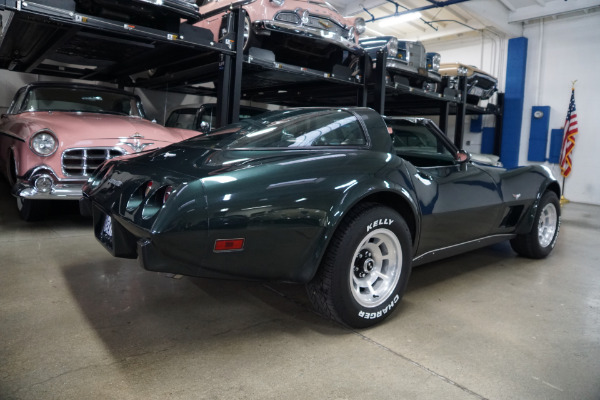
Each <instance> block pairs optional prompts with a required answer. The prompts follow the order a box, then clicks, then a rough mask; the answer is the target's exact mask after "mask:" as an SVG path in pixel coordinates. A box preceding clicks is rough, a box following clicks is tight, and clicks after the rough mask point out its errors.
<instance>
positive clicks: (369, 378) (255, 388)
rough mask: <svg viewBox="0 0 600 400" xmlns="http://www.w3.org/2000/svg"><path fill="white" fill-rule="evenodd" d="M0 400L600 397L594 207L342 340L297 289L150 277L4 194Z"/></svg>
mask: <svg viewBox="0 0 600 400" xmlns="http://www.w3.org/2000/svg"><path fill="white" fill-rule="evenodd" d="M0 182H1V183H0V264H1V266H2V278H1V279H0V339H1V340H0V398H1V399H36V400H38V399H119V400H125V399H363V398H372V399H435V400H440V399H444V400H451V399H520V400H521V399H560V400H564V399H577V400H585V399H590V400H598V399H600V248H599V244H600V241H599V240H598V237H599V234H600V207H595V206H586V205H580V204H568V205H567V206H565V207H564V209H563V225H562V228H561V233H560V238H559V241H558V245H557V247H556V249H555V251H554V253H553V254H552V255H551V256H550V257H549V258H548V259H547V260H543V261H531V260H527V259H523V258H518V257H516V256H515V254H514V253H513V252H512V251H511V249H510V247H509V246H508V244H501V245H496V246H493V247H490V248H486V249H482V250H479V251H476V252H473V253H470V254H466V255H463V256H458V257H455V258H452V259H449V260H446V261H442V262H438V263H434V264H430V265H426V266H422V267H419V268H416V269H415V270H414V271H413V275H412V277H411V281H410V283H409V287H408V291H407V293H406V295H405V298H404V301H403V303H402V305H401V307H399V309H397V310H396V312H395V313H394V314H393V315H392V317H391V318H389V319H388V320H387V321H386V322H385V323H383V324H381V325H379V326H376V327H374V328H371V329H367V330H361V331H353V330H349V329H346V328H344V327H341V326H339V325H337V324H335V323H333V322H330V321H328V320H325V319H322V318H320V317H319V316H318V315H316V314H314V313H313V312H312V311H311V309H310V307H309V305H308V300H307V298H306V296H305V294H304V288H303V287H301V286H297V285H287V284H270V283H269V284H264V283H245V282H226V281H213V280H203V279H195V278H188V277H183V278H180V279H174V278H173V277H170V276H167V275H165V274H157V273H151V272H146V271H144V270H142V269H140V268H139V267H138V266H137V264H136V262H135V261H134V260H122V259H116V258H112V257H111V256H110V255H109V254H108V253H107V252H106V251H105V250H104V249H103V248H102V247H101V246H100V245H99V244H98V243H96V241H95V239H94V238H93V235H92V232H91V227H90V220H88V219H85V218H81V217H79V216H78V215H77V214H76V213H75V210H73V209H69V208H66V209H64V208H63V209H61V210H57V215H55V216H53V217H51V218H48V219H47V220H45V221H43V222H40V223H24V222H21V221H20V220H19V219H18V218H17V215H16V209H15V206H14V199H12V198H11V197H10V196H9V195H8V188H7V186H6V184H5V183H4V181H0Z"/></svg>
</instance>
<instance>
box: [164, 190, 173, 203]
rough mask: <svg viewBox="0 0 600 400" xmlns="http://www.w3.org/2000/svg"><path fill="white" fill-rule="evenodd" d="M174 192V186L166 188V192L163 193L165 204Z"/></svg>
mask: <svg viewBox="0 0 600 400" xmlns="http://www.w3.org/2000/svg"><path fill="white" fill-rule="evenodd" d="M172 192H173V186H167V187H166V188H165V194H163V204H165V203H166V202H167V200H169V197H171V193H172Z"/></svg>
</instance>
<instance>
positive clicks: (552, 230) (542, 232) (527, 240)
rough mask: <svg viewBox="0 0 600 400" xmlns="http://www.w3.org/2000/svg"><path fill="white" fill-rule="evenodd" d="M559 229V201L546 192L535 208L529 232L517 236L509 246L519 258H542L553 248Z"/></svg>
mask: <svg viewBox="0 0 600 400" xmlns="http://www.w3.org/2000/svg"><path fill="white" fill-rule="evenodd" d="M559 229H560V201H559V200H558V196H557V195H556V193H554V192H546V193H544V195H543V196H542V198H541V200H540V203H539V205H538V207H537V211H536V214H535V219H534V221H533V226H532V228H531V231H530V232H529V233H526V234H523V235H518V236H517V237H516V238H514V239H512V240H511V241H510V245H511V247H512V248H513V250H514V251H515V252H517V253H518V254H519V255H521V256H524V257H529V258H538V259H539V258H544V257H546V256H548V254H550V252H551V251H552V249H553V248H554V245H555V244H556V239H558V231H559Z"/></svg>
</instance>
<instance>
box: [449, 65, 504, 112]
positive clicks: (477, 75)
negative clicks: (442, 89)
mask: <svg viewBox="0 0 600 400" xmlns="http://www.w3.org/2000/svg"><path fill="white" fill-rule="evenodd" d="M440 74H441V75H442V76H445V77H448V78H447V79H448V83H447V87H448V88H450V89H455V90H460V88H459V87H458V80H459V77H461V76H465V77H466V80H467V82H466V84H467V103H469V104H472V105H478V104H479V101H480V100H488V99H489V98H490V97H492V95H493V94H494V93H496V91H497V90H498V79H497V78H496V77H494V76H492V75H490V74H488V73H487V72H485V71H482V70H480V69H479V68H477V67H474V66H472V65H465V64H461V63H443V64H440Z"/></svg>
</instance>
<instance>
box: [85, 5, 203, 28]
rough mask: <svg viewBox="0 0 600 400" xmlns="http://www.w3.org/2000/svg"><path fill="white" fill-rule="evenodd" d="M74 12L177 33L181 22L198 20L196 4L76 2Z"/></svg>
mask: <svg viewBox="0 0 600 400" xmlns="http://www.w3.org/2000/svg"><path fill="white" fill-rule="evenodd" d="M75 10H76V12H80V13H84V14H89V15H94V16H98V17H102V18H107V19H112V20H117V21H121V22H125V23H127V24H133V25H142V26H146V27H150V28H155V29H166V30H170V31H175V32H177V30H178V26H179V24H180V21H181V19H186V20H190V21H196V20H198V18H199V14H198V6H197V5H196V0H128V1H114V0H75Z"/></svg>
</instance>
